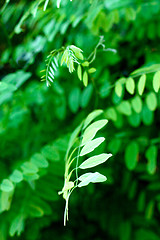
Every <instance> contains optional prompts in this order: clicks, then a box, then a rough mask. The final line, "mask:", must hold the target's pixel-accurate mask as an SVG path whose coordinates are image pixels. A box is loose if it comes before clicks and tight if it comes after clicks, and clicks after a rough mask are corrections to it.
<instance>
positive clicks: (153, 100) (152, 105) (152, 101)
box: [146, 92, 157, 111]
mask: <svg viewBox="0 0 160 240" xmlns="http://www.w3.org/2000/svg"><path fill="white" fill-rule="evenodd" d="M146 103H147V106H148V108H149V110H151V111H155V109H156V108H157V97H156V94H155V93H154V92H150V93H149V94H148V95H147V97H146Z"/></svg>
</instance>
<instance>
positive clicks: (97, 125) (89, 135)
mask: <svg viewBox="0 0 160 240" xmlns="http://www.w3.org/2000/svg"><path fill="white" fill-rule="evenodd" d="M107 123H108V120H106V119H102V120H98V121H96V122H94V123H92V124H91V125H90V126H89V127H88V128H86V129H85V131H84V134H83V138H82V144H81V146H82V145H84V144H85V143H87V142H88V141H91V140H92V139H93V138H94V136H95V135H96V133H97V132H98V131H99V130H100V129H101V128H103V127H104V126H105V125H106V124H107Z"/></svg>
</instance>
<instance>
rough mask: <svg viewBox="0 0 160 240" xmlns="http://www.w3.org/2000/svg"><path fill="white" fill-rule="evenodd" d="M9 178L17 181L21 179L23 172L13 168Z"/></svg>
mask: <svg viewBox="0 0 160 240" xmlns="http://www.w3.org/2000/svg"><path fill="white" fill-rule="evenodd" d="M9 178H10V180H11V181H12V182H15V183H19V182H21V181H22V180H23V174H22V173H21V172H20V171H19V170H14V172H13V173H12V174H11V175H10V177H9Z"/></svg>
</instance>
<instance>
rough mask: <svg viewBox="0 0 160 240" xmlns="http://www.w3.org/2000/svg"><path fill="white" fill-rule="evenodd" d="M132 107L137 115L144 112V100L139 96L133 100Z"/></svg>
mask: <svg viewBox="0 0 160 240" xmlns="http://www.w3.org/2000/svg"><path fill="white" fill-rule="evenodd" d="M131 105H132V107H133V109H134V111H135V112H136V113H140V112H141V111H142V100H141V98H140V97H139V96H138V95H137V96H135V97H134V98H133V99H132V100H131Z"/></svg>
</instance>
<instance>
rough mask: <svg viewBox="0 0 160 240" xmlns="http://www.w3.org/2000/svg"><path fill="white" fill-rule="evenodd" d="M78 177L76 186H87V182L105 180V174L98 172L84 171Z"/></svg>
mask: <svg viewBox="0 0 160 240" xmlns="http://www.w3.org/2000/svg"><path fill="white" fill-rule="evenodd" d="M78 179H79V180H80V181H81V182H80V183H79V184H78V187H84V186H87V185H88V184H89V183H98V182H105V181H106V180H107V178H106V176H104V175H102V174H100V173H99V172H95V173H85V174H83V175H81V176H80V177H79V178H78Z"/></svg>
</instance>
